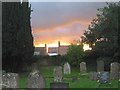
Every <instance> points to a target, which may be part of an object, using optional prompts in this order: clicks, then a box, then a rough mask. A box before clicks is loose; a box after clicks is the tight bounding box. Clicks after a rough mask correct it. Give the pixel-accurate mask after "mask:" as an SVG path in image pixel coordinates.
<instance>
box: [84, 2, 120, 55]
mask: <svg viewBox="0 0 120 90" xmlns="http://www.w3.org/2000/svg"><path fill="white" fill-rule="evenodd" d="M119 8H120V6H119V5H118V3H107V5H106V6H105V7H104V8H100V9H98V11H99V13H98V14H97V18H95V19H93V21H92V22H91V25H89V27H88V30H86V31H85V33H84V35H83V36H82V42H83V43H88V44H90V46H91V47H92V48H93V50H94V51H95V52H96V54H98V55H99V56H114V54H115V53H116V50H117V49H118V40H119V39H118V36H119V34H118V31H119V29H118V24H119V21H118V16H119V15H120V13H119V12H120V9H119ZM94 43H95V46H94V45H93V44H94ZM111 51H112V52H111Z"/></svg>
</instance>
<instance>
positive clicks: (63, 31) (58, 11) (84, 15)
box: [31, 2, 105, 52]
mask: <svg viewBox="0 0 120 90" xmlns="http://www.w3.org/2000/svg"><path fill="white" fill-rule="evenodd" d="M93 4H94V5H93ZM31 5H32V8H33V9H34V12H33V13H32V14H31V17H32V18H31V21H32V23H31V24H32V34H33V38H34V46H35V47H45V44H46V45H47V52H48V47H58V41H60V42H61V45H70V44H71V43H72V41H73V40H76V39H80V37H81V36H82V35H83V33H84V31H85V30H87V29H88V26H89V25H90V23H91V21H92V19H93V18H95V17H96V12H97V9H98V8H100V7H103V6H104V5H105V3H83V2H80V3H78V2H76V3H69V2H68V3H56V2H55V3H39V2H38V3H32V2H31ZM84 50H91V48H89V46H88V45H84Z"/></svg>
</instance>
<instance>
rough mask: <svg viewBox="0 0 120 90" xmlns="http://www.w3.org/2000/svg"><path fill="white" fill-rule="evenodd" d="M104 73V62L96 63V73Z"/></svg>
mask: <svg viewBox="0 0 120 90" xmlns="http://www.w3.org/2000/svg"><path fill="white" fill-rule="evenodd" d="M103 71H104V61H100V60H99V61H97V72H103Z"/></svg>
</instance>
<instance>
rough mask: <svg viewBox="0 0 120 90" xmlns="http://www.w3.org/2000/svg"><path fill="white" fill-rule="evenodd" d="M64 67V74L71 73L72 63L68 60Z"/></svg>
mask: <svg viewBox="0 0 120 90" xmlns="http://www.w3.org/2000/svg"><path fill="white" fill-rule="evenodd" d="M63 69H64V71H63V72H64V74H71V68H70V64H69V63H68V62H66V63H65V64H64V67H63Z"/></svg>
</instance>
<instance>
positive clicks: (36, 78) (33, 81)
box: [27, 70, 45, 90]
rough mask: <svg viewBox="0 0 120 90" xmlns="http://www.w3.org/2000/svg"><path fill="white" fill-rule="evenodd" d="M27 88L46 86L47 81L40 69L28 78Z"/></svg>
mask: <svg viewBox="0 0 120 90" xmlns="http://www.w3.org/2000/svg"><path fill="white" fill-rule="evenodd" d="M27 88H39V89H40V90H41V88H45V82H44V78H43V77H42V75H40V74H39V71H37V70H36V71H34V72H31V73H30V75H29V76H28V79H27Z"/></svg>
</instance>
